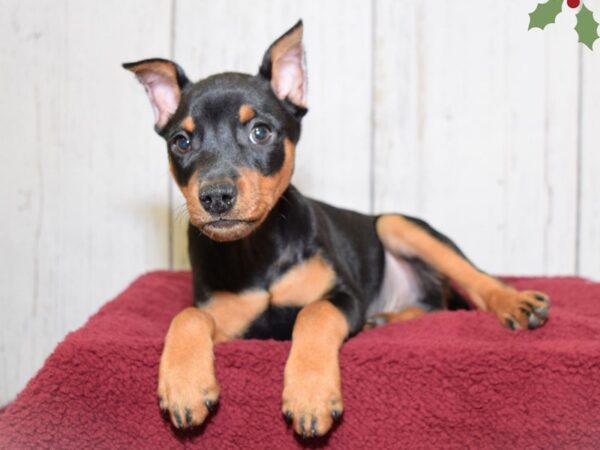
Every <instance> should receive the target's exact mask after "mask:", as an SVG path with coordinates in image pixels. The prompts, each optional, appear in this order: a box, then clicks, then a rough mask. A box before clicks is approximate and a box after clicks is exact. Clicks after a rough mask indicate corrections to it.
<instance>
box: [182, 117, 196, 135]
mask: <svg viewBox="0 0 600 450" xmlns="http://www.w3.org/2000/svg"><path fill="white" fill-rule="evenodd" d="M181 128H183V129H184V130H185V131H187V132H188V133H193V132H194V130H195V129H196V124H195V123H194V119H192V116H187V117H186V118H185V119H183V120H182V121H181Z"/></svg>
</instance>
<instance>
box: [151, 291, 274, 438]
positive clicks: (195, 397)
mask: <svg viewBox="0 0 600 450" xmlns="http://www.w3.org/2000/svg"><path fill="white" fill-rule="evenodd" d="M268 297H269V296H268V294H267V293H266V292H264V291H248V292H245V293H236V294H234V293H230V292H217V293H214V294H213V295H212V296H211V298H210V300H209V301H208V302H207V303H206V304H205V305H203V306H202V307H201V308H195V307H190V308H186V309H184V310H183V311H181V312H180V313H179V314H177V316H175V318H174V319H173V321H172V322H171V325H170V327H169V331H168V332H167V336H166V338H165V346H164V350H163V354H162V356H161V359H160V366H159V371H158V372H159V374H158V397H159V401H160V407H161V409H163V410H167V411H168V413H169V416H170V417H171V422H172V423H173V425H174V426H175V427H177V428H189V427H193V426H196V425H200V424H202V423H203V422H204V421H205V420H206V417H207V416H208V414H209V413H210V412H211V410H212V409H213V407H214V406H215V405H216V403H217V402H218V400H219V384H218V383H217V379H216V377H215V369H214V356H213V346H214V344H217V343H219V342H222V341H226V340H229V339H233V338H236V337H239V336H241V335H242V334H243V333H244V331H245V330H246V328H247V327H248V325H249V324H250V323H252V321H253V320H254V319H256V317H258V316H259V315H260V314H262V312H264V310H265V309H266V307H267V304H268Z"/></svg>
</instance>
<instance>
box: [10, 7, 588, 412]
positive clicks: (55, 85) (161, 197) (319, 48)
mask: <svg viewBox="0 0 600 450" xmlns="http://www.w3.org/2000/svg"><path fill="white" fill-rule="evenodd" d="M536 3H537V2H536V0H510V1H508V0H505V1H498V0H462V1H460V2H458V1H449V0H377V1H376V0H363V1H359V0H353V1H349V0H310V1H293V2H292V1H280V0H271V1H269V0H252V1H246V0H231V1H208V0H162V1H152V2H149V1H143V0H136V1H134V0H127V1H123V0H102V1H99V0H96V1H82V0H70V1H69V0H53V1H49V0H45V1H43V0H38V1H34V0H0V143H1V144H2V145H1V150H0V183H1V189H0V210H1V211H2V220H0V302H1V303H0V306H1V309H0V404H2V403H5V402H7V401H9V400H10V399H11V398H13V397H14V395H15V394H16V393H17V392H18V391H19V390H20V389H21V388H22V387H23V386H24V385H25V382H26V381H27V380H28V379H29V378H30V377H31V376H32V375H33V374H34V373H35V371H36V370H37V369H38V368H39V367H40V366H41V364H42V362H43V360H44V358H45V357H46V356H47V355H48V354H49V353H50V352H51V350H52V349H53V348H54V346H55V345H56V343H57V342H58V341H59V340H61V339H62V338H63V337H64V335H65V334H66V333H67V332H68V331H70V330H73V329H75V328H77V327H79V326H81V325H82V324H83V323H84V321H85V320H86V318H87V317H88V316H89V315H90V314H92V313H93V312H94V311H95V310H97V308H98V307H99V306H100V305H102V304H103V303H105V302H106V301H107V300H109V299H110V298H112V297H113V296H115V295H116V294H117V293H118V292H119V291H121V290H122V289H124V288H125V287H126V286H127V285H128V284H129V283H130V282H131V281H132V280H133V279H134V278H135V277H136V276H137V275H139V274H141V273H143V272H146V271H148V270H152V269H157V268H172V269H173V268H174V269H178V268H185V267H187V256H186V251H185V245H186V244H185V234H184V233H183V230H184V228H185V214H184V213H183V212H182V206H181V205H182V204H183V201H182V198H181V196H180V194H179V192H178V191H177V190H176V188H174V186H173V184H172V182H171V181H170V179H169V175H168V165H167V158H166V150H165V145H164V143H163V141H162V140H161V139H160V138H159V137H158V136H157V135H155V133H154V131H153V129H152V125H153V117H152V112H151V108H150V106H149V104H148V100H147V98H146V96H145V94H144V92H143V89H142V87H141V86H140V85H139V84H138V83H137V82H136V81H135V79H134V77H133V76H132V75H131V74H130V73H128V72H126V71H124V70H123V69H122V68H121V67H120V63H121V62H124V61H132V60H138V59H143V58H149V57H167V58H173V59H175V60H176V61H177V62H179V63H180V64H181V65H183V67H184V68H185V70H186V71H187V73H188V76H190V77H191V78H192V79H197V78H200V77H204V76H206V75H209V74H211V73H214V72H217V71H224V70H236V71H244V72H255V71H256V70H257V68H258V65H259V62H260V60H261V58H262V54H263V52H264V50H265V49H266V48H267V47H268V45H269V44H270V43H271V41H272V40H273V39H274V38H275V37H277V36H278V35H279V34H281V33H282V32H283V31H285V30H286V29H287V28H289V27H290V26H291V25H293V24H294V23H295V21H296V20H297V19H298V18H300V17H302V18H303V19H304V21H305V37H306V47H307V57H308V67H309V74H310V78H309V106H310V112H309V114H308V116H307V117H306V119H305V127H304V137H303V139H302V140H301V143H300V146H299V150H298V154H297V158H298V160H297V166H296V174H295V177H294V182H295V184H296V185H297V186H298V187H299V188H300V189H301V190H303V191H304V192H305V193H307V194H309V195H311V196H314V197H318V198H320V199H323V200H326V201H329V202H331V203H333V204H335V205H340V206H345V207H351V208H354V209H358V210H360V211H364V212H384V211H398V212H404V213H409V214H415V215H417V216H420V217H422V218H425V219H426V220H428V221H429V222H430V223H432V224H433V225H434V226H436V227H438V228H439V229H441V230H442V231H444V232H445V233H447V234H448V235H450V236H451V237H452V238H454V239H455V240H456V241H457V242H458V243H459V244H460V245H461V247H462V248H463V249H464V250H465V252H466V253H467V254H468V255H469V256H470V257H471V258H472V259H473V260H474V261H475V262H477V263H478V264H479V265H480V266H481V267H483V268H485V269H486V270H488V271H490V272H493V273H499V274H549V275H552V274H580V275H583V276H588V277H594V278H600V235H599V233H598V230H599V229H600V203H599V199H600V41H599V42H597V43H596V51H595V52H591V51H589V50H588V49H587V48H584V47H583V46H582V45H580V44H577V36H576V34H575V31H574V30H573V27H574V25H575V17H574V13H573V11H572V10H569V9H568V8H567V6H566V5H565V7H564V8H565V11H564V12H563V13H562V14H561V15H560V16H559V20H558V23H557V24H555V25H550V26H549V27H548V28H547V29H546V30H545V31H543V32H542V31H540V30H532V31H527V27H528V21H529V17H528V13H529V12H531V11H532V10H533V9H534V7H535V5H536ZM585 3H586V4H587V6H588V7H589V8H590V9H592V10H593V11H595V13H596V19H597V20H600V0H586V1H585Z"/></svg>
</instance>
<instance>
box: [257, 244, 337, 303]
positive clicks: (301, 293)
mask: <svg viewBox="0 0 600 450" xmlns="http://www.w3.org/2000/svg"><path fill="white" fill-rule="evenodd" d="M334 282H335V272H334V270H333V269H332V267H331V266H330V265H329V264H328V263H326V262H325V261H324V260H323V259H322V258H321V257H320V256H318V255H317V256H313V257H311V258H309V259H307V260H305V261H303V262H302V263H301V264H299V265H297V266H294V267H292V268H291V269H289V270H288V271H286V272H285V273H284V274H283V275H282V276H281V277H279V278H277V279H276V280H275V281H274V282H273V283H271V285H270V286H269V288H268V292H269V305H270V306H275V307H282V306H304V305H307V304H308V303H311V302H314V301H316V300H319V299H321V298H323V295H324V294H326V293H327V291H328V290H329V289H331V287H333V284H334Z"/></svg>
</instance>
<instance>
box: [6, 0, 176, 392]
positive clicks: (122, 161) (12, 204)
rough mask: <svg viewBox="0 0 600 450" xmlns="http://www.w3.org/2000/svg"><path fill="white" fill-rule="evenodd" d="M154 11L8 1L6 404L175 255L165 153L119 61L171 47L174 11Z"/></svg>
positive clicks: (157, 6) (166, 7)
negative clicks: (68, 340)
mask: <svg viewBox="0 0 600 450" xmlns="http://www.w3.org/2000/svg"><path fill="white" fill-rule="evenodd" d="M141 6H142V2H125V3H123V2H119V1H116V0H109V1H104V2H101V3H100V2H71V1H65V0H60V1H55V2H51V3H50V2H35V1H32V0H26V1H21V0H19V1H17V0H14V1H5V2H3V3H2V7H1V11H2V12H1V14H0V65H1V66H2V67H3V69H2V71H0V82H1V83H2V85H3V86H5V87H6V86H9V87H10V88H9V89H5V90H4V91H3V96H2V102H1V104H0V134H1V135H2V141H3V147H4V149H5V151H3V152H2V154H1V156H0V158H2V159H1V163H0V178H1V179H2V180H3V188H2V189H1V190H0V204H2V206H3V210H5V211H8V217H10V220H5V221H2V225H1V226H2V229H1V232H0V236H1V238H0V239H1V247H2V248H1V252H2V258H1V259H0V264H1V267H0V277H1V278H0V285H1V287H0V289H1V293H2V299H3V300H2V303H3V305H4V304H6V305H7V306H6V309H4V307H3V311H2V315H1V318H0V330H1V331H0V333H1V339H0V340H1V342H2V347H1V348H0V377H1V378H0V403H4V402H6V401H8V400H10V399H11V398H12V397H13V396H14V394H15V393H16V392H17V391H18V390H20V389H21V388H22V387H23V386H24V384H25V382H26V381H27V379H29V378H30V377H31V376H32V375H33V374H34V372H35V371H36V370H37V369H38V368H39V367H40V365H41V363H42V361H43V359H44V358H45V357H46V356H47V355H48V354H49V352H50V351H51V350H52V349H53V347H54V346H55V344H56V343H57V342H58V341H59V340H60V339H62V338H63V336H64V335H65V333H66V332H67V331H69V330H72V329H74V328H76V327H78V326H80V325H81V324H82V323H83V322H84V320H85V319H86V318H87V317H88V316H89V315H90V314H91V313H93V312H94V311H95V310H96V309H97V308H98V307H99V306H100V305H101V304H103V303H104V302H105V301H106V300H108V299H109V298H110V297H112V296H114V295H115V294H117V293H118V291H120V290H121V289H123V288H124V287H125V286H126V285H127V284H128V283H129V282H130V281H131V280H132V279H133V278H134V277H135V276H137V275H139V274H140V273H141V272H144V271H147V270H149V269H151V268H156V267H164V266H166V265H167V263H168V249H169V242H168V232H167V230H168V219H169V214H168V207H167V205H168V196H167V186H168V184H167V174H168V170H167V164H166V161H165V159H164V147H163V146H161V145H160V143H159V141H158V139H157V138H156V137H155V136H154V132H153V131H152V112H151V109H150V107H149V105H148V102H147V100H146V98H145V95H144V93H143V90H142V88H141V87H140V86H138V85H137V84H136V82H135V80H134V78H133V77H132V76H131V74H128V73H126V72H125V71H124V70H123V69H122V68H121V67H120V63H121V62H123V61H127V60H131V59H135V58H141V57H144V56H150V55H153V54H164V53H165V52H166V51H168V48H169V37H170V29H169V26H170V20H169V13H170V10H171V9H170V1H160V2H155V3H154V4H153V7H152V8H142V7H141ZM116 11H118V14H117V13H115V12H116ZM7 150H10V151H7Z"/></svg>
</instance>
